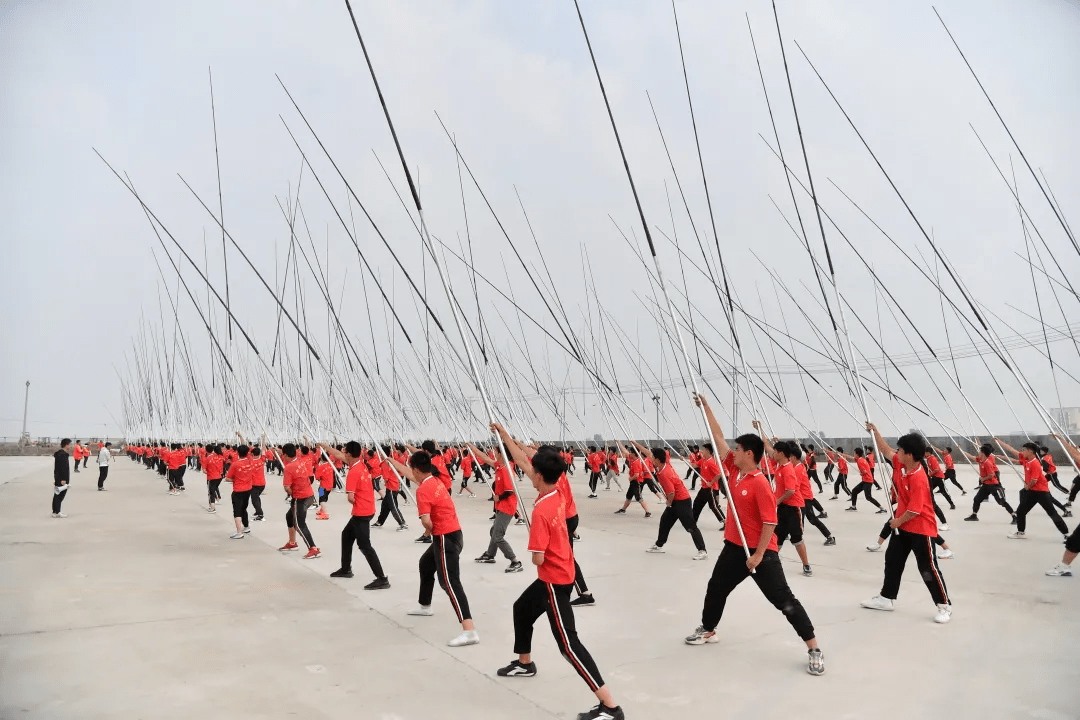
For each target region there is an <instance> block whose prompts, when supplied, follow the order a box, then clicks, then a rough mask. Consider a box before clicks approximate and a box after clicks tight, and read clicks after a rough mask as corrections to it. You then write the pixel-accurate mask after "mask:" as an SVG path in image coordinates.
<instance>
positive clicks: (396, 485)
mask: <svg viewBox="0 0 1080 720" xmlns="http://www.w3.org/2000/svg"><path fill="white" fill-rule="evenodd" d="M380 472H381V474H382V479H383V482H385V483H386V489H387V490H388V491H390V492H397V491H398V490H400V489H401V480H399V479H398V476H397V473H395V472H394V466H393V465H391V464H390V463H389V462H388V461H386V460H383V461H382V467H381V468H380Z"/></svg>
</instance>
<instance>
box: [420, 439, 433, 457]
mask: <svg viewBox="0 0 1080 720" xmlns="http://www.w3.org/2000/svg"><path fill="white" fill-rule="evenodd" d="M420 447H421V448H423V449H424V451H425V452H427V454H428V458H429V459H430V457H431V456H432V455H434V454H435V441H434V440H425V441H424V442H422V443H420Z"/></svg>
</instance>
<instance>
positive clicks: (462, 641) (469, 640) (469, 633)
mask: <svg viewBox="0 0 1080 720" xmlns="http://www.w3.org/2000/svg"><path fill="white" fill-rule="evenodd" d="M479 642H480V635H479V634H478V633H477V632H476V631H475V630H466V631H465V632H463V633H461V634H460V635H458V636H457V637H456V638H454V639H453V640H451V641H450V642H448V643H446V644H447V645H449V646H450V647H464V646H465V645H476V644H477V643H479Z"/></svg>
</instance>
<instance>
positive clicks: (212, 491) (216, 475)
mask: <svg viewBox="0 0 1080 720" xmlns="http://www.w3.org/2000/svg"><path fill="white" fill-rule="evenodd" d="M224 469H225V457H224V456H223V455H222V454H221V446H220V445H210V446H209V447H207V453H206V458H205V459H204V460H203V471H204V472H205V473H206V493H207V496H208V498H209V501H210V504H209V505H208V506H207V508H206V511H207V512H217V508H216V507H215V503H217V501H218V500H220V499H221V489H220V488H221V478H222V476H223V475H224ZM174 494H175V493H174Z"/></svg>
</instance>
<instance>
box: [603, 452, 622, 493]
mask: <svg viewBox="0 0 1080 720" xmlns="http://www.w3.org/2000/svg"><path fill="white" fill-rule="evenodd" d="M604 457H605V462H604V479H605V481H606V483H607V484H606V485H605V487H604V489H605V490H610V489H611V481H612V480H614V481H615V487H617V488H619V489H620V490H622V485H620V484H619V455H618V453H616V452H615V448H613V447H609V448H608V449H607V452H606V453H605V456H604Z"/></svg>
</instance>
